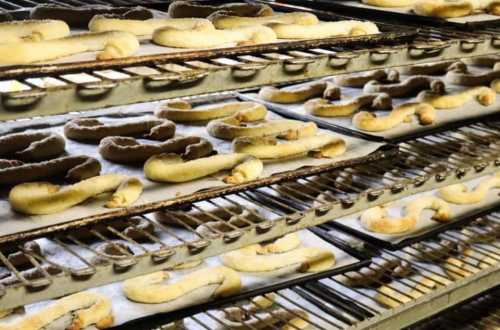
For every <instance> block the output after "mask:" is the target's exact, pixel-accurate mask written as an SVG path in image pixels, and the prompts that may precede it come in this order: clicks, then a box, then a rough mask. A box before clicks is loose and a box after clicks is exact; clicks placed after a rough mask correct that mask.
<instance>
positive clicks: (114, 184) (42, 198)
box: [9, 174, 142, 215]
mask: <svg viewBox="0 0 500 330" xmlns="http://www.w3.org/2000/svg"><path fill="white" fill-rule="evenodd" d="M106 192H113V195H112V196H111V198H110V199H109V200H108V201H107V203H106V207H109V208H120V207H127V206H129V205H130V204H132V203H133V202H135V201H136V200H137V199H138V198H139V196H140V195H141V193H142V183H141V181H140V180H138V179H136V178H133V177H128V176H125V175H119V174H105V175H101V176H96V177H93V178H90V179H86V180H83V181H80V182H78V183H75V184H73V185H69V186H65V187H60V186H58V185H54V184H51V183H48V182H28V183H22V184H19V185H17V186H15V187H14V188H12V189H11V191H10V193H9V202H10V205H11V206H12V208H13V209H14V210H15V211H17V212H20V213H25V214H31V215H39V214H40V215H41V214H53V213H57V212H61V211H64V210H66V209H68V208H71V207H73V206H75V205H78V204H80V203H82V202H84V201H86V200H87V199H89V198H92V197H96V196H98V195H100V194H102V193H106Z"/></svg>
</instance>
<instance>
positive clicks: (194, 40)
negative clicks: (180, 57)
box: [153, 25, 276, 48]
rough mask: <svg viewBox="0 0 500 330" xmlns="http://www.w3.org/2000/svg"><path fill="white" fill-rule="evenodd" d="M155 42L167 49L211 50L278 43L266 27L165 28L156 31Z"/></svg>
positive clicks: (271, 31) (273, 34)
mask: <svg viewBox="0 0 500 330" xmlns="http://www.w3.org/2000/svg"><path fill="white" fill-rule="evenodd" d="M153 41H154V42H155V43H156V44H158V45H160V46H165V47H175V48H211V47H219V46H224V45H227V44H231V43H236V44H237V45H239V46H245V45H258V44H267V43H272V42H274V41H276V34H275V33H274V32H273V30H271V29H270V28H268V27H266V26H260V25H256V26H246V27H241V28H235V29H228V30H215V29H207V28H206V27H204V26H195V27H194V28H193V29H191V30H181V29H176V28H174V27H164V28H160V29H157V30H155V31H154V33H153Z"/></svg>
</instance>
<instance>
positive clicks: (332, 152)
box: [233, 133, 346, 161]
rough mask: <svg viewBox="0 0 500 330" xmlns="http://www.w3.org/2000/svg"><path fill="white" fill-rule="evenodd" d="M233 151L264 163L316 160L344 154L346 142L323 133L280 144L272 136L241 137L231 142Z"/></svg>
mask: <svg viewBox="0 0 500 330" xmlns="http://www.w3.org/2000/svg"><path fill="white" fill-rule="evenodd" d="M233 150H234V151H235V152H238V153H244V154H248V155H252V156H254V157H256V158H259V159H262V160H264V161H275V160H279V159H283V158H286V159H288V158H295V157H302V156H305V155H307V154H311V155H312V156H313V157H316V158H322V157H324V158H333V157H336V156H339V155H342V154H343V153H344V152H345V150H346V142H345V141H344V140H343V139H342V138H339V137H337V136H334V135H330V134H325V133H319V134H316V135H313V136H306V137H303V138H300V139H297V140H293V141H287V142H282V143H278V140H277V139H276V138H275V137H272V136H266V137H242V138H237V139H235V140H234V141H233Z"/></svg>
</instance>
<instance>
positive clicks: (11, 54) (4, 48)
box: [0, 31, 139, 65]
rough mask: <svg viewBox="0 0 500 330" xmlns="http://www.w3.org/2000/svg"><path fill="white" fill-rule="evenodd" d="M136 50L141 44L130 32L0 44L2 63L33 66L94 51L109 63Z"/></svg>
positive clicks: (98, 56) (86, 34)
mask: <svg viewBox="0 0 500 330" xmlns="http://www.w3.org/2000/svg"><path fill="white" fill-rule="evenodd" d="M137 49H139V41H137V38H136V37H135V36H134V35H133V34H130V33H126V32H120V31H111V32H100V33H83V34H76V35H72V36H69V37H65V38H60V39H53V40H43V41H39V42H32V41H30V42H22V43H5V44H0V54H1V56H0V64H1V65H15V64H32V63H36V62H41V61H49V60H55V59H58V58H61V57H65V56H70V55H74V54H78V53H84V52H92V51H101V52H100V53H98V54H97V59H98V60H108V59H114V58H122V57H127V56H131V55H133V54H134V53H135V52H136V51H137Z"/></svg>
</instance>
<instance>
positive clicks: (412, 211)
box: [360, 196, 451, 235]
mask: <svg viewBox="0 0 500 330" xmlns="http://www.w3.org/2000/svg"><path fill="white" fill-rule="evenodd" d="M425 209H431V210H434V211H435V213H434V216H433V218H432V219H433V220H437V221H440V222H446V221H448V220H450V218H451V209H450V206H449V205H448V203H446V202H445V201H443V200H442V199H439V198H436V197H432V196H426V197H419V198H416V199H415V200H413V201H411V202H409V203H407V204H406V206H405V213H404V216H403V217H401V218H396V219H392V218H389V217H388V212H387V208H385V207H384V206H376V207H373V208H371V209H368V210H366V211H365V212H363V213H362V214H361V217H360V222H361V225H362V226H363V228H365V229H366V230H369V231H372V232H375V233H381V234H389V235H391V234H400V233H404V232H407V231H410V230H413V229H414V228H415V227H416V225H417V221H418V220H419V218H420V215H421V213H422V211H423V210H425Z"/></svg>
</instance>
